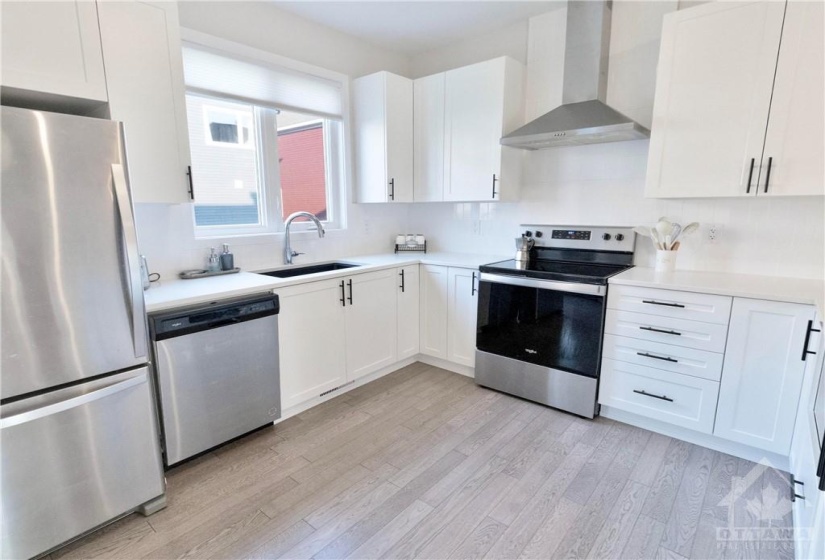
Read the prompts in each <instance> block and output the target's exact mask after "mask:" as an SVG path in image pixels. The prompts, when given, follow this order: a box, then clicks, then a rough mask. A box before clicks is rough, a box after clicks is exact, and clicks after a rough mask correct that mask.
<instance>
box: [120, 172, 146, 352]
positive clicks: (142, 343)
mask: <svg viewBox="0 0 825 560" xmlns="http://www.w3.org/2000/svg"><path fill="white" fill-rule="evenodd" d="M112 178H113V182H114V184H115V196H116V198H117V208H118V211H119V212H120V223H121V224H122V226H123V239H124V240H125V241H126V267H127V274H128V275H129V298H130V303H131V306H130V307H131V315H132V342H133V344H134V349H135V357H136V358H140V357H142V356H145V355H146V348H147V341H146V329H145V328H144V325H143V299H142V298H143V289H142V287H143V282H142V281H141V278H140V264H139V263H138V244H137V233H135V217H134V215H133V214H132V203H131V201H130V200H129V186H128V184H127V182H126V173H125V171H124V170H123V166H122V165H121V164H119V163H113V164H112ZM139 287H140V291H138V288H139Z"/></svg>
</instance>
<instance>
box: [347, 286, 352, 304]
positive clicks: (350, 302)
mask: <svg viewBox="0 0 825 560" xmlns="http://www.w3.org/2000/svg"><path fill="white" fill-rule="evenodd" d="M347 286H349V296H347V300H348V301H349V304H350V305H352V280H347Z"/></svg>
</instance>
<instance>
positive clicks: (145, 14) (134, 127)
mask: <svg viewBox="0 0 825 560" xmlns="http://www.w3.org/2000/svg"><path fill="white" fill-rule="evenodd" d="M99 15H100V35H101V38H102V42H103V60H104V64H105V67H106V80H107V83H108V87H109V109H110V113H111V117H112V119H114V120H119V121H123V126H124V131H125V135H126V155H127V158H128V161H129V177H130V180H131V184H132V196H133V198H134V201H135V202H162V203H179V202H189V201H190V191H189V177H188V172H189V166H190V163H191V160H190V156H189V132H188V128H187V124H186V99H185V89H184V82H183V61H182V56H181V40H180V28H179V24H178V8H177V4H175V3H174V2H158V3H151V2H101V3H100V4H99Z"/></svg>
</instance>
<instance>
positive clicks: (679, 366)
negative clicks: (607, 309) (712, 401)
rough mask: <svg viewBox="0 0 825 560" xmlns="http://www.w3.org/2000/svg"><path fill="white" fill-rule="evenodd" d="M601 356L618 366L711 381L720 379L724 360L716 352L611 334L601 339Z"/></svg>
mask: <svg viewBox="0 0 825 560" xmlns="http://www.w3.org/2000/svg"><path fill="white" fill-rule="evenodd" d="M602 354H603V356H604V357H605V358H611V359H614V360H619V361H620V362H630V363H633V364H639V365H640V366H648V367H653V368H657V369H665V370H668V371H673V372H676V373H681V374H684V375H692V376H693V377H701V378H702V379H709V380H711V381H719V380H720V379H721V378H722V362H723V360H724V357H725V355H724V354H717V353H716V352H707V351H705V350H696V349H694V348H685V347H684V346H674V345H673V344H662V343H661V342H653V341H651V340H640V339H638V338H629V337H626V336H616V335H614V334H606V335H604V347H603V349H602Z"/></svg>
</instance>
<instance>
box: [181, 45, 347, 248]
mask: <svg viewBox="0 0 825 560" xmlns="http://www.w3.org/2000/svg"><path fill="white" fill-rule="evenodd" d="M192 52H194V53H196V54H195V55H192ZM210 57H211V58H210ZM216 60H218V62H219V63H220V64H218V65H217V66H215V64H216ZM184 62H185V69H186V78H187V87H188V89H189V91H188V92H187V95H186V105H187V117H188V121H189V142H190V150H191V155H192V180H193V184H194V190H195V204H194V205H193V206H194V218H195V232H196V235H197V236H198V237H214V236H221V237H225V236H231V235H250V234H259V233H272V232H278V231H283V229H284V222H285V220H286V218H287V217H288V216H289V215H290V214H292V213H294V212H297V211H300V210H303V211H307V212H311V213H313V214H315V215H316V216H317V217H318V219H319V220H321V221H322V222H323V223H324V226H325V227H326V228H330V229H334V228H337V227H342V226H343V219H342V216H341V215H340V211H339V209H340V208H341V207H342V206H343V205H342V204H341V199H342V198H343V196H342V194H343V192H344V187H343V186H344V180H343V176H344V172H343V126H342V122H341V118H340V116H338V117H336V116H335V115H334V114H333V115H330V114H329V110H330V109H332V110H333V111H335V110H337V109H336V106H335V105H334V104H331V103H330V102H331V101H332V98H333V95H332V94H331V93H330V92H331V91H332V90H330V88H329V83H328V81H326V80H324V81H323V82H319V84H320V85H318V87H315V86H316V85H317V84H316V82H315V81H314V78H312V77H309V78H306V77H305V76H304V77H303V78H302V77H301V76H298V77H297V78H296V75H295V74H294V73H292V74H289V75H287V74H284V75H283V76H281V75H280V74H279V73H278V71H277V70H272V69H268V68H264V69H261V68H258V70H260V71H259V72H257V73H254V74H253V73H250V72H247V73H246V74H243V73H241V74H242V75H233V76H227V77H228V78H233V79H235V81H234V82H220V83H217V82H214V80H215V77H214V76H213V74H212V73H210V74H208V80H211V82H210V84H209V85H210V86H211V87H213V88H216V87H217V88H221V89H223V90H226V89H228V87H229V86H226V85H225V84H229V83H234V84H237V83H238V80H241V79H243V78H244V76H246V77H247V78H248V77H249V76H253V77H254V79H256V80H258V81H259V82H266V84H264V85H267V87H269V86H270V85H271V86H272V87H274V88H275V89H276V90H277V91H276V93H278V95H272V96H269V95H268V94H267V91H265V90H261V91H262V92H263V93H262V94H261V95H262V97H264V99H261V100H256V99H245V98H243V99H239V98H240V97H241V96H239V95H237V92H234V91H212V90H210V91H204V88H203V87H197V86H202V85H203V81H204V80H205V79H207V78H203V76H201V75H200V74H199V72H201V71H204V67H205V66H211V67H212V70H215V68H217V69H218V70H221V69H223V70H225V71H226V72H229V71H230V70H231V71H232V72H236V73H237V72H238V71H239V70H238V69H239V68H240V69H242V70H243V69H246V70H248V67H250V66H251V65H250V64H249V63H248V62H238V65H239V66H238V65H233V64H232V61H231V60H229V59H227V58H225V57H219V56H218V55H213V54H209V53H203V52H201V51H198V50H194V51H192V50H191V49H188V48H185V49H184ZM221 65H223V66H221ZM192 72H194V77H192V75H191V74H192ZM218 73H220V72H218ZM261 76H263V78H262V77H261ZM201 78H203V79H201ZM282 78H283V79H282ZM301 79H303V81H300V80H301ZM290 80H292V81H293V82H295V83H294V84H292V85H291V86H290V83H291V82H290ZM276 82H277V83H276ZM285 84H286V85H285ZM321 86H323V87H321ZM313 87H315V89H317V90H318V91H316V92H315V93H316V94H313ZM278 88H280V89H278ZM296 88H299V89H301V88H302V90H303V91H305V92H306V93H307V95H305V96H304V97H305V98H306V101H307V102H306V103H305V105H313V103H315V104H316V105H315V106H316V107H318V108H319V109H314V108H313V107H311V106H307V107H295V106H294V103H295V102H296V101H299V100H300V99H301V97H300V96H297V95H296V92H295V91H294V90H295V89H296ZM325 88H326V89H325ZM247 91H249V89H247ZM284 91H285V92H287V93H289V94H290V95H285V94H283V92H284ZM318 92H320V94H318ZM334 93H335V95H337V97H338V100H337V101H338V106H337V107H338V108H340V89H335V90H334ZM265 94H266V95H265ZM279 96H280V97H279ZM279 99H282V100H288V101H290V103H292V104H286V103H283V104H281V103H278V100H279ZM313 100H315V101H313ZM321 100H323V103H321V102H320V101H321ZM302 221H305V222H306V225H302V224H301V223H299V222H302ZM295 226H296V229H300V228H301V227H305V228H309V227H311V226H312V224H311V223H310V222H309V220H306V219H305V218H301V219H299V220H296V222H295Z"/></svg>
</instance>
